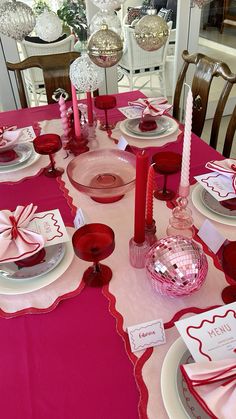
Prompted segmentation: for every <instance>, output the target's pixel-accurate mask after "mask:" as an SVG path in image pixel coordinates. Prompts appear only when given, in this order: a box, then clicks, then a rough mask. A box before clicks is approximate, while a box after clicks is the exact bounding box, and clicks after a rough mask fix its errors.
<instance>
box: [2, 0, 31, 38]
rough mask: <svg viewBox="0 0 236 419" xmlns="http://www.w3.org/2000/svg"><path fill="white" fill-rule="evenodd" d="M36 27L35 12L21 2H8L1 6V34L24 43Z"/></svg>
mask: <svg viewBox="0 0 236 419" xmlns="http://www.w3.org/2000/svg"><path fill="white" fill-rule="evenodd" d="M34 27H35V16H34V13H33V10H32V9H31V8H30V7H29V6H28V5H27V4H25V3H22V2H21V1H15V0H14V1H6V2H4V3H3V4H1V6H0V33H2V34H3V35H6V36H9V37H10V38H13V39H15V40H16V41H22V40H23V39H24V38H25V36H26V35H29V33H30V32H32V30H33V29H34Z"/></svg>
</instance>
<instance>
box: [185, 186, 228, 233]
mask: <svg viewBox="0 0 236 419" xmlns="http://www.w3.org/2000/svg"><path fill="white" fill-rule="evenodd" d="M203 189H204V188H203V187H202V186H201V185H199V184H198V185H196V186H195V188H194V189H193V191H192V203H193V205H194V206H195V208H196V209H197V210H198V211H199V212H201V214H203V215H204V216H205V217H207V218H210V220H213V221H217V222H218V223H221V224H225V225H229V226H236V218H234V217H228V216H225V215H219V214H216V213H215V212H213V211H211V210H210V209H209V208H207V207H206V206H205V205H204V204H203V201H202V190H203Z"/></svg>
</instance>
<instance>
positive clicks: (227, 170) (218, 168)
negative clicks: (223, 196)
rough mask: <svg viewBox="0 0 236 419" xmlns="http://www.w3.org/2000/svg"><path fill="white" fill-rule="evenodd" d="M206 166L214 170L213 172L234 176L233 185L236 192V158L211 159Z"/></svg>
mask: <svg viewBox="0 0 236 419" xmlns="http://www.w3.org/2000/svg"><path fill="white" fill-rule="evenodd" d="M205 167H206V168H207V169H209V170H213V172H218V173H221V174H222V175H225V176H228V177H232V186H233V188H234V192H235V193H236V159H225V160H219V161H218V160H212V161H209V162H208V163H207V164H206V166H205Z"/></svg>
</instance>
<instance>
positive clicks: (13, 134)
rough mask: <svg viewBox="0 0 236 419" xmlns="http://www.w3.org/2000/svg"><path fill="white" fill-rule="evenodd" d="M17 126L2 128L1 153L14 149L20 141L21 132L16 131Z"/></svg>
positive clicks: (0, 128) (0, 138)
mask: <svg viewBox="0 0 236 419" xmlns="http://www.w3.org/2000/svg"><path fill="white" fill-rule="evenodd" d="M16 128H17V127H16V126H13V125H12V126H9V127H8V126H5V127H0V152H1V151H6V150H9V149H10V148H13V147H14V146H15V145H16V144H17V142H18V139H19V136H20V131H19V130H17V131H15V130H16Z"/></svg>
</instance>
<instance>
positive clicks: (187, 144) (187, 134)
mask: <svg viewBox="0 0 236 419" xmlns="http://www.w3.org/2000/svg"><path fill="white" fill-rule="evenodd" d="M187 86H188V85H187ZM188 87H189V91H188V95H187V101H186V112H185V127H184V141H183V153H182V167H181V179H180V187H179V195H180V196H185V197H187V196H188V194H189V172H190V152H191V136H192V111H193V95H192V91H191V88H190V86H188Z"/></svg>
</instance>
